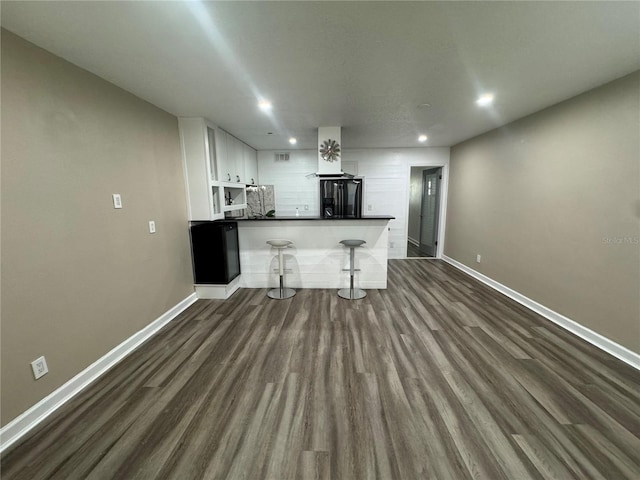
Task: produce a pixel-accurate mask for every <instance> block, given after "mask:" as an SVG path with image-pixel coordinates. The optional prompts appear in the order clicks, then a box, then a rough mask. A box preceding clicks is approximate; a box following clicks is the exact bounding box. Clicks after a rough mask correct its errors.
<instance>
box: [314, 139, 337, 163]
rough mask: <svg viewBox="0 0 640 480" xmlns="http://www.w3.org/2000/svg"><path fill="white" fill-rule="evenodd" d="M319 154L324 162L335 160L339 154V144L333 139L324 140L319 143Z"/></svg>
mask: <svg viewBox="0 0 640 480" xmlns="http://www.w3.org/2000/svg"><path fill="white" fill-rule="evenodd" d="M319 151H320V156H321V157H322V159H323V160H324V161H325V162H335V161H336V160H338V157H339V156H340V144H339V143H338V142H336V141H335V140H331V139H330V138H329V139H328V140H324V141H323V142H322V143H321V144H320V150H319Z"/></svg>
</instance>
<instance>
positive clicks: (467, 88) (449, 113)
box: [1, 0, 640, 149]
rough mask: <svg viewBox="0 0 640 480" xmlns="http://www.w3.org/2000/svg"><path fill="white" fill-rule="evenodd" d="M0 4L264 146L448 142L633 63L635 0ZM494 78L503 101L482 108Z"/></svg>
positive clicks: (72, 57) (130, 85)
mask: <svg viewBox="0 0 640 480" xmlns="http://www.w3.org/2000/svg"><path fill="white" fill-rule="evenodd" d="M1 7H2V8H1V19H2V26H3V27H5V28H7V29H8V30H11V31H12V32H14V33H16V34H17V35H19V36H21V37H24V38H26V39H27V40H29V41H31V42H33V43H35V44H37V45H39V46H41V47H43V48H45V49H46V50H49V51H51V52H53V53H55V54H57V55H59V56H61V57H63V58H65V59H67V60H69V61H71V62H73V63H75V64H77V65H79V66H81V67H83V68H85V69H87V70H89V71H91V72H93V73H95V74H97V75H99V76H100V77H103V78H105V79H107V80H109V81H110V82H112V83H114V84H116V85H118V86H120V87H122V88H124V89H125V90H128V91H130V92H132V93H134V94H135V95H137V96H139V97H141V98H143V99H145V100H147V101H149V102H151V103H153V104H154V105H157V106H159V107H161V108H163V109H164V110H166V111H168V112H171V113H173V114H175V115H178V116H205V117H208V118H209V119H210V120H212V121H213V122H214V123H216V124H218V125H220V126H221V127H222V128H224V129H226V130H227V131H229V132H230V133H232V134H233V135H235V136H237V137H238V138H240V139H241V140H243V141H245V142H247V143H248V144H250V145H252V146H253V147H255V148H258V149H283V148H286V149H291V147H290V146H289V144H288V142H287V139H288V138H289V136H290V135H293V136H296V137H297V138H298V145H297V147H296V148H315V147H316V140H317V138H316V135H317V133H316V131H317V127H318V126H338V125H339V126H342V127H343V129H342V144H343V146H344V147H345V148H373V147H409V146H419V145H421V144H418V142H417V136H418V134H419V133H426V134H427V135H428V136H429V140H428V142H427V144H426V145H428V146H450V145H455V144H456V143H458V142H460V141H462V140H466V139H468V138H470V137H473V136H475V135H478V134H480V133H483V132H485V131H488V130H490V129H492V128H495V127H497V126H500V125H503V124H505V123H507V122H509V121H512V120H515V119H517V118H521V117H523V116H525V115H528V114H530V113H533V112H536V111H538V110H541V109H543V108H545V107H547V106H549V105H553V104H554V103H557V102H559V101H561V100H564V99H567V98H570V97H572V96H574V95H576V94H579V93H581V92H583V91H586V90H589V89H591V88H593V87H596V86H598V85H601V84H603V83H606V82H608V81H610V80H613V79H615V78H618V77H621V76H624V75H626V74H628V73H630V72H633V71H635V70H638V69H640V3H639V2H610V1H604V2H360V1H355V2H327V1H321V2H306V1H304V2H266V1H260V2H203V1H191V2H181V1H172V2H163V1H153V2H139V1H130V2H117V1H107V2H95V1H71V2H62V1H45V2H25V1H21V2H11V1H4V0H3V1H2V6H1ZM485 91H491V92H493V93H495V96H496V101H495V103H494V105H493V106H492V107H491V108H485V109H481V108H479V107H477V106H476V105H475V103H474V101H475V99H476V98H477V96H478V95H479V94H480V93H482V92H485ZM259 97H264V98H268V99H269V100H271V102H272V103H273V110H272V112H271V114H270V115H266V114H264V113H263V112H261V111H260V110H259V109H258V108H257V105H256V104H257V100H258V98H259ZM423 103H429V104H430V105H431V106H430V107H426V108H425V107H418V105H419V104H423ZM268 132H272V133H273V135H268V134H267V133H268Z"/></svg>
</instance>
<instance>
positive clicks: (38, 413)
mask: <svg viewBox="0 0 640 480" xmlns="http://www.w3.org/2000/svg"><path fill="white" fill-rule="evenodd" d="M196 300H197V297H196V294H195V293H193V294H191V295H189V296H188V297H187V298H185V299H184V300H182V301H181V302H180V303H178V304H177V305H175V306H174V307H172V308H171V309H169V310H168V311H166V312H165V313H163V314H162V315H161V316H160V317H158V318H157V319H156V320H154V321H153V322H151V323H150V324H149V325H147V326H146V327H144V328H143V329H142V330H140V331H138V332H136V333H134V334H133V335H132V336H131V337H129V338H127V339H126V340H125V341H124V342H122V343H121V344H120V345H118V346H117V347H115V348H114V349H113V350H111V351H110V352H108V353H107V354H106V355H104V356H103V357H101V358H99V359H98V360H97V361H95V362H94V363H92V364H91V365H89V366H88V367H87V368H85V369H84V370H83V371H82V372H80V373H78V374H77V375H76V376H75V377H73V378H72V379H71V380H69V381H68V382H66V383H65V384H64V385H62V386H61V387H59V388H58V389H56V390H54V391H53V392H51V393H50V394H49V395H47V396H46V397H45V398H43V399H42V400H40V401H39V402H38V403H36V404H35V405H34V406H33V407H31V408H30V409H29V410H27V411H26V412H24V413H22V414H21V415H19V416H18V417H16V418H14V419H13V420H12V421H11V422H9V423H7V424H6V425H5V426H4V427H2V429H0V453H2V452H4V451H5V450H6V449H7V448H9V447H10V446H11V445H13V444H14V443H15V442H17V441H18V440H19V439H20V438H22V437H23V436H24V435H25V434H26V433H27V432H29V431H30V430H31V429H32V428H33V427H35V426H36V425H38V424H39V423H40V422H42V421H43V420H44V419H45V418H47V417H48V416H49V415H51V414H52V413H53V412H54V411H56V410H57V409H58V408H60V407H61V406H62V405H64V404H65V403H66V402H67V401H69V400H70V399H71V398H73V397H74V396H75V395H77V394H78V393H80V392H81V391H82V390H83V389H84V388H85V387H87V385H89V384H90V383H91V382H93V381H94V380H96V379H97V378H98V377H100V376H101V375H102V374H103V373H105V372H106V371H107V370H109V369H110V368H111V367H112V366H114V365H115V364H116V363H118V362H119V361H120V360H122V359H123V358H124V357H125V356H127V355H128V354H129V353H131V352H132V351H134V350H135V349H136V348H138V347H139V346H140V345H141V344H142V343H144V342H146V341H147V340H148V339H149V338H151V337H152V336H153V335H155V334H156V332H158V330H160V329H161V328H162V327H164V326H165V325H166V324H167V323H169V322H170V321H171V320H173V319H174V318H176V317H177V316H178V315H179V314H180V313H182V312H183V311H184V310H186V309H187V308H188V307H189V306H191V305H192V304H193V303H195V301H196Z"/></svg>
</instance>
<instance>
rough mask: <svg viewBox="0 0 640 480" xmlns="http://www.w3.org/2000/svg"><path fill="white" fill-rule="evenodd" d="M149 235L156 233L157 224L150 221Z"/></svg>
mask: <svg viewBox="0 0 640 480" xmlns="http://www.w3.org/2000/svg"><path fill="white" fill-rule="evenodd" d="M149 233H156V222H154V221H153V220H149Z"/></svg>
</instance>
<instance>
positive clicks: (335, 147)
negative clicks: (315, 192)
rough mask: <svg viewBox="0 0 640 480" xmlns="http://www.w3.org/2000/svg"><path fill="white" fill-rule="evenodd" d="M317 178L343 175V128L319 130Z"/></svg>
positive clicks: (323, 128)
mask: <svg viewBox="0 0 640 480" xmlns="http://www.w3.org/2000/svg"><path fill="white" fill-rule="evenodd" d="M317 152H318V170H317V171H316V175H317V176H319V177H320V176H325V175H331V176H341V175H342V129H341V127H319V128H318V150H317Z"/></svg>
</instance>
